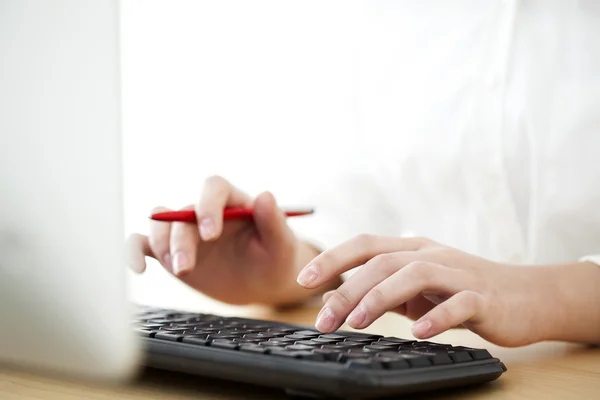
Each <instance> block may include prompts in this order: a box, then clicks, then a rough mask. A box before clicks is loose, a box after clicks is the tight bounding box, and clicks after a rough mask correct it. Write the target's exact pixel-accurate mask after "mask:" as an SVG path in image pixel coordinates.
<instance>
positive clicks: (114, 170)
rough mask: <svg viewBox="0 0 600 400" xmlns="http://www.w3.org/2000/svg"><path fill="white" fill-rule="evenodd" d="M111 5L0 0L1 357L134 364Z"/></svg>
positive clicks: (105, 369)
mask: <svg viewBox="0 0 600 400" xmlns="http://www.w3.org/2000/svg"><path fill="white" fill-rule="evenodd" d="M118 27H119V18H118V2H117V1H116V0H89V1H82V0H53V1H45V0H39V1H38V0H2V1H1V2H0V188H1V194H0V321H1V323H0V325H1V328H0V363H1V364H4V363H7V364H10V365H16V366H20V367H24V368H35V369H44V370H49V371H54V372H58V373H61V374H69V375H73V376H81V377H89V378H97V379H110V380H114V379H118V380H120V379H125V378H127V377H129V376H130V375H131V374H132V373H134V372H135V371H136V366H137V365H138V357H139V354H140V351H139V348H138V347H139V345H138V342H137V339H136V336H135V334H134V333H133V330H132V329H131V317H130V311H131V310H130V309H129V308H130V306H129V303H128V298H127V293H126V286H127V282H126V269H125V267H124V262H123V250H124V228H123V217H122V214H123V211H122V210H123V207H122V188H121V182H122V172H121V135H120V120H119V114H120V104H119V90H120V89H119V44H118V43H119V29H118Z"/></svg>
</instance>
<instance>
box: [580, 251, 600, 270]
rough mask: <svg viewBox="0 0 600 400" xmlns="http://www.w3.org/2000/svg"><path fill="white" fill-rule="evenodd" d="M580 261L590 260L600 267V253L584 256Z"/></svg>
mask: <svg viewBox="0 0 600 400" xmlns="http://www.w3.org/2000/svg"><path fill="white" fill-rule="evenodd" d="M579 261H580V262H590V263H592V264H596V265H597V266H599V267H600V254H594V255H589V256H584V257H581V258H580V259H579Z"/></svg>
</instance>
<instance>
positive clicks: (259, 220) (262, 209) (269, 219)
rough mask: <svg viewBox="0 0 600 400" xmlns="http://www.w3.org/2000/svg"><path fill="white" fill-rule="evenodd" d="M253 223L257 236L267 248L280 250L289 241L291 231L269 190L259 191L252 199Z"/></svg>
mask: <svg viewBox="0 0 600 400" xmlns="http://www.w3.org/2000/svg"><path fill="white" fill-rule="evenodd" d="M254 223H255V224H256V229H257V232H258V236H259V238H260V239H261V241H262V242H263V244H264V246H265V247H266V248H267V249H268V250H279V251H281V249H282V246H284V245H285V244H286V243H291V238H292V235H293V233H292V231H291V229H290V228H289V227H288V225H287V223H286V217H285V215H284V213H283V211H282V210H281V209H280V208H279V207H277V202H276V200H275V197H273V195H272V194H271V193H269V192H264V193H261V194H260V195H259V196H257V197H256V200H255V201H254Z"/></svg>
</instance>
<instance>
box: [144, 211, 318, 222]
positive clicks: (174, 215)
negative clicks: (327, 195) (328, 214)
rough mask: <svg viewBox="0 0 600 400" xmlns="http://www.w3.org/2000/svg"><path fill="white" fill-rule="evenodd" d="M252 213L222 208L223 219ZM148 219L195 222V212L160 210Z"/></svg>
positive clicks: (289, 214) (293, 214) (290, 213)
mask: <svg viewBox="0 0 600 400" xmlns="http://www.w3.org/2000/svg"><path fill="white" fill-rule="evenodd" d="M283 211H284V213H285V216H286V217H299V216H302V215H309V214H312V213H313V212H314V210H313V209H311V208H305V209H284V210H283ZM253 215H254V210H253V209H252V208H240V207H229V208H226V209H225V210H223V219H224V220H240V219H251V218H252V216H253ZM150 219H152V220H154V221H166V222H196V212H195V211H194V210H180V211H162V212H158V213H154V214H152V215H151V216H150Z"/></svg>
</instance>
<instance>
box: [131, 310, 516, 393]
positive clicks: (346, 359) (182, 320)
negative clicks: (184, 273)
mask: <svg viewBox="0 0 600 400" xmlns="http://www.w3.org/2000/svg"><path fill="white" fill-rule="evenodd" d="M134 326H135V330H136V332H137V333H138V334H139V335H140V336H141V337H142V340H143V341H144V343H145V345H146V352H145V354H146V358H145V362H144V364H145V365H147V366H149V367H154V368H160V369H167V370H171V371H179V372H184V373H188V374H197V375H203V376H207V377H213V378H219V379H225V380H231V381H236V382H245V383H251V384H255V385H264V386H270V387H276V388H281V389H283V390H285V391H286V392H288V394H290V395H294V396H307V397H313V398H314V397H337V398H352V399H371V398H378V397H383V396H391V395H399V394H407V393H415V392H422V391H430V390H437V389H443V388H448V387H456V386H465V385H471V384H476V383H482V382H488V381H492V380H495V379H497V378H498V377H500V376H501V375H502V373H504V372H505V371H506V367H505V366H504V364H503V363H502V362H501V361H500V360H498V359H497V358H494V357H492V355H491V354H490V353H489V352H488V351H487V350H485V349H477V348H469V347H462V346H451V345H449V344H442V343H434V342H430V341H416V340H410V339H402V338H397V337H384V336H382V335H375V334H369V333H363V332H350V331H336V332H335V333H332V334H322V333H321V332H319V331H317V330H315V329H314V328H310V327H306V326H299V325H292V324H286V323H280V322H274V321H262V320H257V319H248V318H236V317H223V316H218V315H211V314H195V313H187V312H180V311H176V310H165V309H157V308H148V307H143V308H141V309H140V310H139V311H138V313H137V314H136V319H135V321H134Z"/></svg>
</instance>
